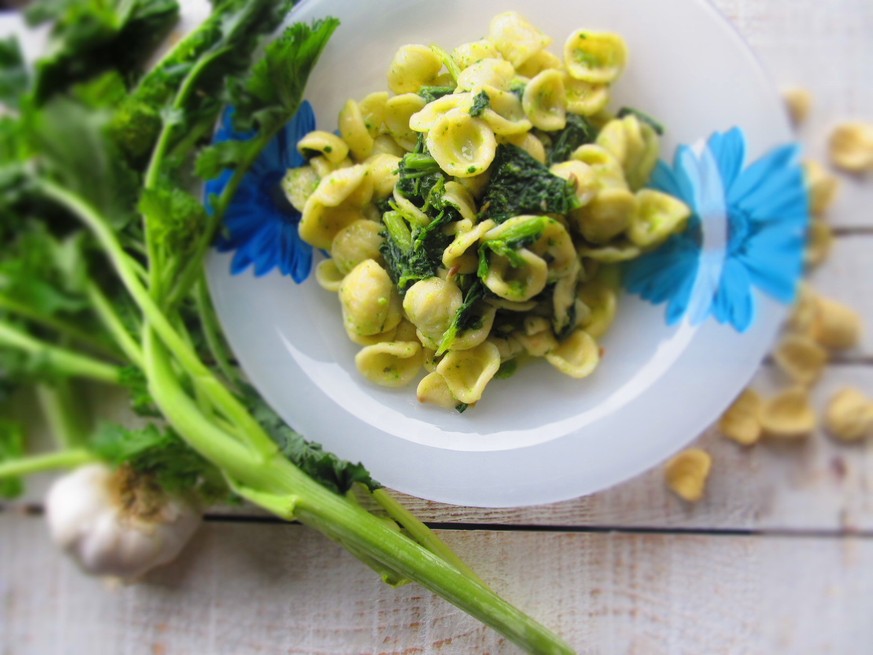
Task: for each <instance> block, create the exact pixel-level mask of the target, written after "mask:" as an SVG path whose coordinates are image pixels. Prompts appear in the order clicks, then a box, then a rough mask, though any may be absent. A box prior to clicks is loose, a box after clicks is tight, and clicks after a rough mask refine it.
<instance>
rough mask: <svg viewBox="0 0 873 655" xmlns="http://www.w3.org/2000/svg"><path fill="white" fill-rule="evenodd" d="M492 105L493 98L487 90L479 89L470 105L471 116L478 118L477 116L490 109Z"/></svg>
mask: <svg viewBox="0 0 873 655" xmlns="http://www.w3.org/2000/svg"><path fill="white" fill-rule="evenodd" d="M490 105H491V98H490V97H489V96H488V94H487V93H486V92H485V91H479V93H477V94H476V95H475V96H473V105H472V106H471V107H470V116H472V117H473V118H476V117H477V116H481V115H482V112H483V111H485V110H486V109H488V107H489V106H490Z"/></svg>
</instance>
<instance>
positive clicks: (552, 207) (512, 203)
mask: <svg viewBox="0 0 873 655" xmlns="http://www.w3.org/2000/svg"><path fill="white" fill-rule="evenodd" d="M491 170H492V171H493V172H492V174H491V181H490V182H489V184H488V186H487V188H486V189H485V195H484V196H483V199H482V209H481V214H482V218H483V219H487V218H491V219H494V220H495V221H496V222H498V223H502V222H503V221H505V220H506V219H508V218H512V217H513V216H519V215H521V214H566V213H568V212H569V211H570V210H572V209H575V208H576V207H577V206H578V201H577V199H576V194H575V192H574V191H573V187H572V185H571V184H570V183H568V182H567V181H566V180H564V179H562V178H560V177H558V176H556V175H552V173H550V172H549V169H548V168H547V167H546V166H544V165H543V164H541V163H539V162H538V161H537V160H536V159H534V158H533V157H531V156H530V155H529V154H527V153H526V152H525V151H524V150H522V149H521V148H518V147H516V146H513V145H509V144H506V143H503V144H500V145H499V146H497V154H496V155H495V157H494V162H493V163H492V164H491Z"/></svg>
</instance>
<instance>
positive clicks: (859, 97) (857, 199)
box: [713, 0, 873, 228]
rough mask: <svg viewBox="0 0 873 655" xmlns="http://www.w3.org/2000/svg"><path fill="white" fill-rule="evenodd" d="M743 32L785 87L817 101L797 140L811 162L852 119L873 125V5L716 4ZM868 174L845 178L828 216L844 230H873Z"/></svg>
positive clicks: (811, 1)
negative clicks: (834, 130)
mask: <svg viewBox="0 0 873 655" xmlns="http://www.w3.org/2000/svg"><path fill="white" fill-rule="evenodd" d="M713 4H714V5H715V6H716V7H717V8H718V9H719V10H720V11H721V12H722V13H723V14H724V15H725V16H727V18H728V19H729V20H730V21H731V22H732V23H733V24H734V25H735V26H736V28H737V30H738V31H739V33H740V34H741V35H742V36H743V37H744V38H745V39H746V41H747V42H748V43H749V45H750V46H751V47H752V49H753V51H754V52H755V54H756V55H757V56H758V58H759V59H760V61H761V63H762V64H763V65H764V67H765V68H766V69H767V70H768V71H769V73H770V74H771V76H772V77H773V80H774V84H776V85H778V86H780V87H788V86H801V87H804V88H807V89H809V90H810V91H811V92H812V93H813V96H814V105H813V109H812V111H811V113H810V116H809V119H808V121H807V122H806V123H805V124H804V125H803V126H802V128H801V129H800V131H799V133H798V135H799V137H800V139H801V141H802V142H803V146H804V151H805V152H806V153H807V155H808V156H809V157H811V158H814V159H817V160H819V161H822V162H826V161H827V136H828V134H829V133H830V130H831V129H832V128H833V126H834V125H835V124H836V123H838V122H841V121H845V120H851V119H854V120H859V119H860V120H867V121H871V120H873V84H871V83H870V70H871V69H873V39H871V38H870V34H871V33H873V5H871V3H870V2H869V0H829V1H828V2H816V1H815V0H767V2H761V1H760V0H713ZM869 177H870V176H869V175H868V176H866V177H865V176H860V177H859V176H850V175H840V180H841V182H842V184H841V186H842V188H841V191H840V194H839V196H838V198H837V202H836V203H835V205H834V206H833V208H832V209H831V211H830V212H829V213H828V215H829V217H830V220H831V222H832V223H833V224H834V225H838V226H841V227H854V228H857V227H866V228H870V227H871V226H873V212H870V210H869V208H870V207H871V206H873V184H870V179H869Z"/></svg>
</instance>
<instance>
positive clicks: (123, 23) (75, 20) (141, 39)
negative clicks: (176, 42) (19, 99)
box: [27, 0, 179, 103]
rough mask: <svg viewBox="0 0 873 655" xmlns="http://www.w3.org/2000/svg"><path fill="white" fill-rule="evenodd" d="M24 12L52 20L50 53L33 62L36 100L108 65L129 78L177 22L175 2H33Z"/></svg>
mask: <svg viewBox="0 0 873 655" xmlns="http://www.w3.org/2000/svg"><path fill="white" fill-rule="evenodd" d="M27 15H28V18H29V20H30V22H31V23H42V22H47V21H51V23H52V28H51V32H50V35H49V47H48V52H49V53H50V55H48V56H47V57H43V58H42V59H40V60H39V62H38V63H37V66H36V79H35V83H34V89H33V93H34V98H35V100H36V101H37V103H42V102H44V101H46V100H47V99H48V98H49V97H50V96H51V95H52V94H54V93H57V92H58V91H61V90H63V89H64V88H66V87H67V86H69V85H70V84H71V83H73V82H77V81H80V80H84V79H87V78H89V77H91V76H93V75H94V74H96V73H98V72H100V71H103V70H106V69H107V68H110V67H112V68H115V69H117V70H119V71H121V72H122V73H123V74H124V75H125V76H128V77H131V78H133V77H135V75H136V72H137V70H138V68H139V66H140V65H141V63H142V62H143V61H144V60H145V58H146V57H147V56H148V55H149V54H150V53H151V52H152V51H153V49H154V47H155V46H156V45H157V44H158V43H160V42H161V41H163V39H164V38H165V37H166V35H167V33H168V32H169V30H170V28H171V27H172V26H173V25H174V24H175V23H176V21H177V20H178V16H179V7H178V4H177V3H176V2H175V0H108V1H106V2H68V1H55V2H39V3H36V4H35V5H34V6H33V7H32V8H31V9H30V10H29V12H28V14H27Z"/></svg>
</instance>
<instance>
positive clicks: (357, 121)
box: [282, 12, 836, 431]
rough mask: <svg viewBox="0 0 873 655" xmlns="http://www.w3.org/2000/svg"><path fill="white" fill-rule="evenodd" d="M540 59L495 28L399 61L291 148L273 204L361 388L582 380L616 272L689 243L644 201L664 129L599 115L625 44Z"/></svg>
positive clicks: (632, 115) (449, 401)
mask: <svg viewBox="0 0 873 655" xmlns="http://www.w3.org/2000/svg"><path fill="white" fill-rule="evenodd" d="M551 44H552V39H551V37H549V36H548V35H546V34H544V33H542V32H541V31H540V30H539V29H537V28H536V27H535V26H534V25H532V24H531V23H530V22H528V21H527V20H526V19H525V18H524V17H522V16H521V15H519V14H518V13H516V12H506V13H503V14H500V15H498V16H495V17H494V19H493V20H492V21H491V23H490V25H489V26H488V29H487V36H486V37H485V38H483V39H480V40H478V41H470V42H467V43H462V44H460V45H457V46H456V47H455V48H454V49H450V50H443V49H442V48H441V47H438V46H430V45H423V44H408V45H404V46H402V47H400V48H399V49H398V50H397V52H396V53H395V55H394V57H393V59H392V60H391V61H390V62H388V68H387V90H384V89H374V90H373V92H372V93H369V94H368V95H366V96H365V97H363V98H360V99H349V100H348V101H347V102H346V103H345V105H344V106H343V107H342V109H341V111H340V112H339V116H338V130H337V132H336V133H332V132H329V131H324V130H319V131H314V132H311V133H310V134H307V135H306V136H304V138H303V139H301V140H300V142H299V143H298V149H299V150H300V152H301V153H303V154H304V156H305V157H307V158H308V159H309V161H308V163H307V165H306V166H304V167H302V168H299V169H295V170H293V171H289V172H288V174H287V175H286V177H285V178H284V180H283V184H282V188H283V190H284V192H285V194H286V196H287V197H288V200H289V202H290V203H291V204H292V205H293V206H294V207H296V208H297V209H298V210H299V211H301V213H302V219H301V221H300V227H299V231H300V236H301V237H302V238H303V239H304V240H305V241H307V242H309V243H311V244H312V245H314V246H316V247H317V248H320V249H321V250H322V251H323V252H324V253H325V255H328V258H327V259H325V260H323V261H322V262H320V263H319V265H318V267H317V269H316V279H317V281H318V283H319V284H320V285H321V286H322V287H324V288H325V289H327V290H329V291H333V292H336V293H337V295H338V298H339V305H340V309H341V314H342V320H343V325H344V327H345V330H346V333H347V335H348V337H349V339H351V341H353V342H354V343H356V344H358V345H360V346H361V349H360V351H359V352H358V355H357V356H356V358H355V364H356V366H357V369H358V371H359V372H360V374H361V375H362V376H363V377H364V378H365V379H367V380H369V381H370V382H373V383H375V384H378V385H381V386H385V387H399V386H406V385H408V384H412V383H414V382H416V381H417V391H416V395H417V397H418V399H419V400H420V401H421V402H424V403H430V404H433V405H436V406H438V407H447V408H452V407H454V408H457V409H459V410H461V411H462V410H463V409H465V408H467V407H468V406H471V405H474V404H476V403H478V402H480V401H481V399H482V398H483V394H484V392H485V389H486V387H487V386H488V385H489V384H492V381H493V380H494V379H495V377H505V376H508V375H511V374H513V372H514V371H516V370H517V369H518V366H517V364H518V362H520V361H521V360H524V359H529V358H544V359H545V360H546V361H547V362H548V363H549V364H551V366H553V367H554V368H555V369H556V371H560V372H561V373H564V374H565V375H567V376H570V377H573V378H585V377H588V376H590V375H591V374H592V373H594V372H595V371H596V370H597V367H598V366H599V365H600V361H601V354H602V348H601V346H600V343H599V342H600V339H602V338H603V336H604V335H605V334H606V333H607V332H608V331H609V328H610V326H611V325H612V324H613V323H614V321H616V320H617V318H616V317H617V315H618V310H617V306H618V290H619V288H620V284H619V281H620V279H619V278H620V268H619V266H620V265H621V262H623V261H626V260H629V259H633V258H635V257H638V256H640V255H641V254H643V253H645V252H647V251H649V250H651V249H653V248H656V247H658V246H660V245H661V244H662V243H664V242H665V241H666V240H667V239H669V238H670V237H671V236H672V235H674V234H676V233H677V232H680V231H681V230H683V229H684V228H685V226H686V223H687V222H688V219H689V217H690V211H689V209H688V207H686V206H685V205H684V204H683V203H682V202H681V201H680V200H678V199H676V198H673V197H671V196H669V195H666V194H664V193H662V192H659V191H654V190H652V189H648V188H645V187H646V186H647V184H648V181H649V178H650V176H651V174H652V171H653V170H654V167H655V164H656V162H657V159H658V156H659V152H660V146H659V135H660V132H661V128H660V126H659V125H657V124H656V123H655V122H654V121H653V120H652V119H650V118H649V117H648V116H646V115H645V114H643V113H642V112H639V111H638V110H636V109H627V108H622V109H621V110H620V111H618V112H616V113H615V114H612V113H610V112H609V111H608V110H607V106H608V104H609V99H610V92H611V84H612V83H613V82H614V81H615V80H616V79H617V78H618V76H619V75H620V74H621V72H622V71H623V69H624V68H625V66H626V64H627V47H626V45H625V43H624V41H623V40H622V38H621V37H620V36H618V35H616V34H612V33H605V32H593V31H589V30H586V29H579V30H576V31H573V32H572V33H571V34H570V35H569V36H568V37H567V38H566V39H565V41H564V49H563V52H561V53H556V52H552V51H551V50H550V46H551ZM819 332H821V333H822V334H824V335H825V336H826V335H827V334H830V333H833V332H834V330H833V329H831V330H829V331H827V330H824V328H822V329H820V330H819ZM835 340H836V338H831V339H829V341H831V342H833V341H835ZM794 359H796V358H794ZM498 372H499V375H498ZM783 404H784V403H782V404H780V403H777V405H776V407H774V408H771V410H770V411H771V416H770V417H769V418H770V420H769V423H771V424H772V423H776V424H779V422H780V421H784V420H785V414H786V411H785V410H784V407H782V405H783ZM764 422H765V423H768V421H767V420H766V418H765V421H764ZM771 428H772V425H771ZM777 431H778V430H777Z"/></svg>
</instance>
